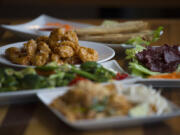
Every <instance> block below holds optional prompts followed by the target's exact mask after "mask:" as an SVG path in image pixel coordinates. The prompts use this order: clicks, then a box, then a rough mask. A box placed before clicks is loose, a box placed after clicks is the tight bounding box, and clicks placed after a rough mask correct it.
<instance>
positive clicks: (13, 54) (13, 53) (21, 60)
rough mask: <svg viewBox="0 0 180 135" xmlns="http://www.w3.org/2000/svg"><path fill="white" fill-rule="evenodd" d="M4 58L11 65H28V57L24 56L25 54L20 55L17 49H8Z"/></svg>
mask: <svg viewBox="0 0 180 135" xmlns="http://www.w3.org/2000/svg"><path fill="white" fill-rule="evenodd" d="M5 54H6V56H7V57H8V59H9V60H11V61H12V62H13V63H16V64H21V65H29V64H30V57H29V56H26V54H22V53H21V51H20V49H19V48H16V47H11V48H8V49H7V50H6V52H5Z"/></svg>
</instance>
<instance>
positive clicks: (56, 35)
mask: <svg viewBox="0 0 180 135" xmlns="http://www.w3.org/2000/svg"><path fill="white" fill-rule="evenodd" d="M64 33H65V31H64V30H63V29H60V28H59V29H55V30H53V31H52V32H51V34H50V36H49V39H50V40H51V41H59V40H61V38H62V37H63V35H64Z"/></svg>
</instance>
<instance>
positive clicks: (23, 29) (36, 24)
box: [1, 14, 92, 38]
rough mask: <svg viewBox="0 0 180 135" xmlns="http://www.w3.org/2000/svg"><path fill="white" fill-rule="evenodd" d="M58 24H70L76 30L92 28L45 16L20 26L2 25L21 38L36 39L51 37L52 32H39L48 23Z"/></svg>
mask: <svg viewBox="0 0 180 135" xmlns="http://www.w3.org/2000/svg"><path fill="white" fill-rule="evenodd" d="M49 22H51V23H56V22H59V23H61V24H69V25H71V26H73V27H75V28H82V27H89V26H92V25H90V24H83V23H76V22H71V21H66V20H63V19H58V18H54V17H51V16H48V15H45V14H42V15H40V16H39V17H37V18H35V19H33V20H32V21H30V22H27V23H24V24H18V25H5V24H2V25H1V27H2V28H4V29H7V30H10V31H12V32H14V33H16V34H18V35H19V36H21V37H24V38H36V37H38V36H42V35H47V36H48V35H49V33H50V32H43V31H39V30H38V29H39V28H45V27H47V26H46V23H49Z"/></svg>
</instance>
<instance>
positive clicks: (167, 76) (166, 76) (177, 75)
mask: <svg viewBox="0 0 180 135" xmlns="http://www.w3.org/2000/svg"><path fill="white" fill-rule="evenodd" d="M148 78H150V79H180V72H173V73H169V74H160V75H153V76H149V77H148Z"/></svg>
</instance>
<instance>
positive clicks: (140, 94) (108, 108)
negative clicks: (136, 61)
mask: <svg viewBox="0 0 180 135" xmlns="http://www.w3.org/2000/svg"><path fill="white" fill-rule="evenodd" d="M50 107H52V108H53V109H55V110H57V111H59V112H60V113H62V114H63V115H64V116H65V117H66V119H68V120H69V121H71V122H75V121H78V120H87V119H103V118H107V117H112V116H121V117H123V116H129V117H147V116H152V115H159V114H165V113H169V112H171V108H170V106H169V104H168V102H167V101H166V99H164V98H163V97H162V96H161V95H160V93H159V92H157V91H155V90H154V89H152V88H151V87H147V86H145V85H141V84H134V85H132V84H131V85H125V84H124V85H123V84H115V83H112V84H106V85H102V84H98V83H93V82H91V81H85V80H83V81H79V82H78V83H77V84H76V85H74V86H73V87H71V88H69V90H68V91H67V92H66V93H65V94H64V95H62V96H59V97H57V98H56V99H54V100H53V101H52V102H51V104H50Z"/></svg>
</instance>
